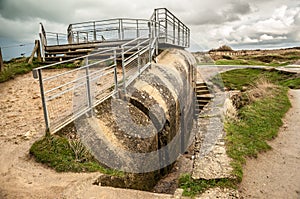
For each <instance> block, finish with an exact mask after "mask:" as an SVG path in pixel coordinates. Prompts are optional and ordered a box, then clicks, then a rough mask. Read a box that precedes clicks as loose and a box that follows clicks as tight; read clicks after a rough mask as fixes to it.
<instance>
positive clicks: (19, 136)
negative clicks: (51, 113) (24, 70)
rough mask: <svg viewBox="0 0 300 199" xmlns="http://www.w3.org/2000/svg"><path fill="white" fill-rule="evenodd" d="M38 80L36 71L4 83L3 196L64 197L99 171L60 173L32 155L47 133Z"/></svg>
mask: <svg viewBox="0 0 300 199" xmlns="http://www.w3.org/2000/svg"><path fill="white" fill-rule="evenodd" d="M39 96H40V94H39V85H38V82H37V80H34V79H33V78H32V74H31V73H28V74H25V75H21V76H18V77H17V78H15V79H14V80H10V81H8V82H4V83H1V84H0V118H1V119H0V199H2V198H14V199H15V198H63V197H64V196H65V195H66V194H67V193H66V191H67V189H68V187H72V186H73V185H75V186H78V185H77V184H78V182H79V181H85V182H89V181H90V180H92V179H95V178H96V176H97V177H98V176H99V173H92V174H85V173H83V174H76V173H56V172H55V171H53V170H52V169H49V168H46V167H44V166H43V165H41V164H38V163H36V162H35V161H34V160H33V159H32V158H31V157H30V156H29V149H30V146H31V145H32V143H33V142H34V141H35V140H37V139H38V138H40V137H42V136H43V135H44V132H43V129H44V120H43V112H42V107H41V99H40V97H39Z"/></svg>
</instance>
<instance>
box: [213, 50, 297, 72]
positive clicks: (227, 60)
mask: <svg viewBox="0 0 300 199" xmlns="http://www.w3.org/2000/svg"><path fill="white" fill-rule="evenodd" d="M209 54H210V56H211V57H212V59H213V60H214V61H215V64H216V65H260V66H274V67H275V66H286V65H289V64H293V63H296V62H297V61H298V60H300V48H299V47H295V48H289V49H279V50H260V49H258V50H240V51H233V50H232V48H231V47H230V46H226V45H224V46H221V47H219V48H217V49H212V50H210V51H209Z"/></svg>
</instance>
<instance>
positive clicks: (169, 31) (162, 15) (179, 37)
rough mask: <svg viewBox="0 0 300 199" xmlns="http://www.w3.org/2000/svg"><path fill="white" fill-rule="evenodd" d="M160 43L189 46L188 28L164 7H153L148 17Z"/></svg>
mask: <svg viewBox="0 0 300 199" xmlns="http://www.w3.org/2000/svg"><path fill="white" fill-rule="evenodd" d="M150 20H151V21H153V22H154V23H153V28H154V30H155V35H156V37H158V38H159V43H160V44H170V45H175V46H176V45H177V46H180V47H184V48H188V47H189V46H190V29H189V28H188V27H187V26H186V25H185V24H184V23H182V22H181V21H180V20H179V19H178V18H177V17H176V16H175V15H174V14H172V13H171V12H170V11H169V10H168V9H166V8H158V9H155V10H154V12H153V15H152V16H151V18H150Z"/></svg>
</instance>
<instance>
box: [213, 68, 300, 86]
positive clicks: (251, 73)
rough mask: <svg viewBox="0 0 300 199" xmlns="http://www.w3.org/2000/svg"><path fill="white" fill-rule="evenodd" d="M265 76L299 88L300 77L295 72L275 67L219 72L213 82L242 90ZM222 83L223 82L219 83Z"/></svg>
mask: <svg viewBox="0 0 300 199" xmlns="http://www.w3.org/2000/svg"><path fill="white" fill-rule="evenodd" d="M262 77H265V78H266V79H268V80H269V81H271V82H272V83H274V84H277V85H282V86H287V87H289V88H295V89H296V88H300V77H298V76H297V75H296V74H293V73H288V72H282V71H278V70H275V69H271V70H266V69H256V68H246V69H235V70H231V71H228V72H225V73H222V74H221V80H222V82H219V81H220V78H217V77H215V78H213V80H212V81H213V82H214V83H215V84H217V85H219V86H220V87H222V86H223V84H224V86H225V87H226V88H229V89H230V90H242V88H243V87H249V86H251V85H253V84H255V82H256V81H257V80H258V79H260V78H262ZM221 83H223V84H221Z"/></svg>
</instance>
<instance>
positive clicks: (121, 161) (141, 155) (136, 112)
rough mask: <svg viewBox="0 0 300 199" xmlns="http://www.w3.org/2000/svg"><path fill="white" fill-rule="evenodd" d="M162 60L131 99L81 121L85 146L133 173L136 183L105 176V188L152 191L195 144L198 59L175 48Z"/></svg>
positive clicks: (114, 101) (112, 102)
mask: <svg viewBox="0 0 300 199" xmlns="http://www.w3.org/2000/svg"><path fill="white" fill-rule="evenodd" d="M157 60H158V63H157V64H152V66H151V67H150V68H149V69H148V70H147V71H145V72H144V73H142V74H141V75H140V76H139V77H138V78H137V79H136V80H134V81H133V82H132V83H131V84H130V85H129V86H128V87H127V88H126V93H125V95H123V96H122V97H121V98H111V99H109V100H107V101H105V102H104V103H102V104H100V105H99V106H97V107H96V108H95V111H94V117H85V118H84V119H81V120H79V121H76V129H77V132H78V133H79V135H80V138H81V140H82V142H83V143H84V144H85V145H86V146H87V147H88V148H89V149H90V150H91V152H92V154H93V155H94V156H95V157H96V158H97V159H98V161H99V162H101V163H102V164H104V165H106V166H108V167H110V168H113V169H117V170H122V171H125V172H128V173H132V174H133V175H132V176H133V177H132V179H130V180H128V179H121V178H118V177H113V178H112V177H111V176H105V175H103V176H100V178H99V179H98V182H97V183H98V184H101V185H102V186H103V185H107V186H114V187H126V188H134V189H142V190H150V189H151V188H152V187H153V186H154V185H155V183H156V182H157V181H158V180H159V179H160V178H161V176H163V175H165V174H167V173H168V171H169V170H170V169H171V168H172V165H173V163H174V162H175V161H176V159H177V158H178V156H179V155H180V154H182V153H184V152H185V151H186V150H187V148H188V147H189V145H190V144H191V142H192V141H193V138H194V136H193V125H194V124H193V123H194V122H193V121H194V115H195V113H194V111H195V109H194V107H195V104H194V103H195V95H194V79H195V78H194V76H193V74H195V72H194V65H195V60H194V58H193V56H192V55H191V54H190V53H188V52H186V51H183V50H175V49H174V50H168V51H165V52H163V53H162V54H161V55H160V56H159V57H158V58H157ZM137 179H138V180H137ZM137 181H139V183H137ZM141 181H142V182H141ZM97 183H96V184H97Z"/></svg>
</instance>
